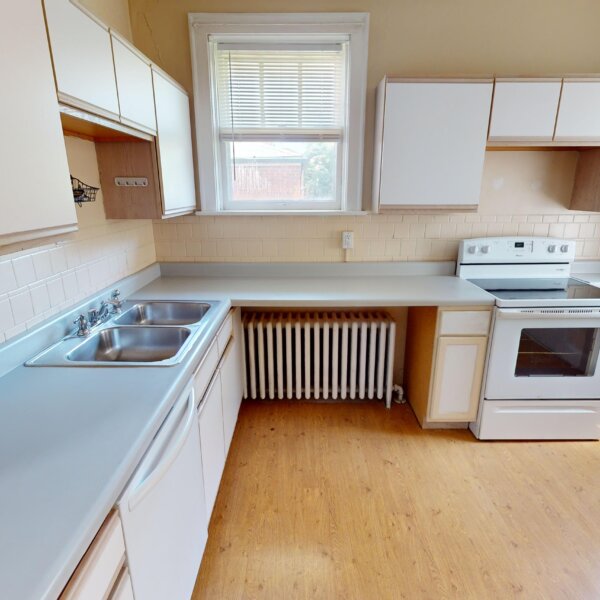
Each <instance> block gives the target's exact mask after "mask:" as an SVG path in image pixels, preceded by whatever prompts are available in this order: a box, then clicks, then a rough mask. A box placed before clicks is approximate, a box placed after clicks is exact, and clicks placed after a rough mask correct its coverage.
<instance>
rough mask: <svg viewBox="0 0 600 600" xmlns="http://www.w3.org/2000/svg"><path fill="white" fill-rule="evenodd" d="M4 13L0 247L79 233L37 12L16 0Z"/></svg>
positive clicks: (34, 0)
mask: <svg viewBox="0 0 600 600" xmlns="http://www.w3.org/2000/svg"><path fill="white" fill-rule="evenodd" d="M9 13H10V18H9V17H8V16H5V18H3V19H0V44H1V45H2V52H0V69H1V71H2V90H3V91H2V94H0V115H1V116H0V122H1V128H2V136H1V137H0V198H1V200H0V202H1V204H2V214H3V217H2V218H1V219H0V245H4V244H9V243H12V242H17V241H20V240H24V239H31V238H36V237H43V236H46V235H54V234H57V233H61V232H64V231H72V230H74V229H76V228H77V226H76V224H77V216H76V214H75V206H74V203H73V193H72V191H71V184H70V181H69V166H68V164H67V153H66V150H65V143H64V138H63V135H62V129H61V124H60V118H59V113H58V102H57V100H56V89H55V87H54V78H53V77H52V63H51V61H50V51H49V49H48V39H47V37H46V28H45V25H44V15H43V12H42V6H41V4H40V2H39V0H19V2H13V3H11V5H10V10H9ZM17 58H18V60H17Z"/></svg>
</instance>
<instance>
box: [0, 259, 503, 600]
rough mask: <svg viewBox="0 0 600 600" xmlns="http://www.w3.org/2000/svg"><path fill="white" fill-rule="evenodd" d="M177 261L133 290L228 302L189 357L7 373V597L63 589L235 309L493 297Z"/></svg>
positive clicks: (441, 285) (2, 457)
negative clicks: (217, 269) (218, 269)
mask: <svg viewBox="0 0 600 600" xmlns="http://www.w3.org/2000/svg"><path fill="white" fill-rule="evenodd" d="M163 266H164V265H163ZM180 267H181V265H180V266H171V267H167V268H165V269H163V274H162V276H161V277H159V278H157V279H155V280H154V281H152V282H151V283H150V284H148V285H146V286H145V287H143V288H141V289H139V290H138V291H137V292H135V293H133V294H131V295H130V296H131V298H137V299H165V300H166V299H181V300H185V299H196V300H222V301H223V302H222V303H221V304H220V305H219V307H218V308H217V312H216V313H215V318H214V321H213V322H212V323H211V325H210V327H207V329H206V330H205V332H204V334H203V336H202V337H201V338H200V340H199V341H198V342H197V344H196V347H195V348H194V349H193V350H192V351H191V352H190V353H189V354H188V355H187V357H186V358H185V359H184V361H183V362H182V363H181V364H179V365H176V366H173V367H141V368H140V367H138V368H125V367H119V368H106V367H102V368H100V367H97V368H84V367H71V368H69V367H24V366H18V367H17V368H15V369H13V370H12V371H10V372H9V373H7V374H6V375H4V376H3V377H1V378H0V531H1V532H2V534H1V536H0V540H1V542H0V588H1V589H2V594H3V595H4V596H5V597H7V598H19V599H20V600H29V599H31V600H34V599H35V600H38V599H40V598H43V599H49V598H55V597H56V596H57V595H58V594H59V593H60V591H61V590H62V588H63V586H64V585H65V584H66V582H67V580H68V578H69V577H70V575H71V573H72V572H73V570H74V569H75V567H76V566H77V563H78V562H79V560H80V559H81V557H82V556H83V554H84V553H85V551H86V549H87V547H88V546H89V544H90V542H91V541H92V539H93V537H94V535H95V533H96V532H97V530H98V529H99V527H100V525H101V524H102V521H103V519H104V518H105V517H106V515H107V514H108V512H109V511H110V509H111V508H112V507H113V506H114V504H115V502H116V501H117V500H118V497H119V495H120V493H121V492H122V490H123V489H124V487H125V485H126V484H127V481H128V480H129V478H130V477H131V475H132V474H133V472H134V471H135V468H136V466H137V464H138V463H139V461H140V459H141V457H142V456H143V455H144V453H145V452H146V450H147V449H148V447H149V445H150V443H151V441H152V439H153V437H154V436H155V435H156V432H157V431H158V429H159V428H160V426H161V424H162V422H163V421H164V419H165V417H166V416H167V414H168V412H169V410H170V409H171V407H172V405H173V403H174V402H175V401H176V399H177V397H178V395H179V394H180V393H181V392H182V391H183V389H184V388H185V385H186V384H187V382H188V381H189V379H190V377H191V376H192V374H193V371H194V368H195V366H196V365H197V364H198V362H199V361H200V360H201V358H202V356H203V354H204V352H205V351H206V349H207V347H208V345H209V343H210V341H211V340H212V338H213V337H214V334H215V333H216V331H217V329H218V327H219V326H220V324H221V322H222V321H223V319H224V317H225V315H226V314H227V311H228V310H229V307H230V305H234V306H273V307H276V306H279V307H291V306H297V307H308V306H310V307H323V308H326V307H366V306H379V307H386V306H390V307H391V306H423V305H430V306H435V305H441V306H460V305H465V306H466V305H489V306H491V305H493V304H494V298H493V296H491V295H490V294H488V293H486V292H484V291H483V290H481V289H479V288H478V287H476V286H475V285H473V284H471V283H469V282H467V281H464V280H461V279H458V278H456V277H453V276H449V275H435V274H432V275H418V274H408V275H397V274H391V275H390V274H389V273H384V272H378V271H377V270H376V273H378V274H376V275H375V276H366V275H364V273H363V274H360V273H358V272H357V273H355V274H353V276H352V277H348V275H347V274H345V275H344V274H342V275H335V274H333V273H328V272H325V271H322V270H320V269H319V268H314V272H310V275H311V276H306V273H304V275H303V276H298V273H294V269H288V268H286V269H285V272H286V274H283V273H282V272H277V271H270V272H267V273H266V274H265V273H264V272H262V271H260V270H259V271H254V270H253V269H248V270H246V271H243V272H241V273H240V272H237V274H236V273H235V272H227V269H225V272H226V274H225V275H224V276H214V273H212V272H211V271H210V269H209V270H208V271H206V270H204V271H202V272H199V273H196V274H194V272H193V271H189V270H188V271H186V269H183V275H184V276H182V269H181V268H180ZM288 271H289V272H288ZM244 273H245V274H246V275H245V276H243V274H244ZM169 275H171V276H169ZM172 275H177V276H172ZM32 354H34V353H32ZM67 369H68V377H66V374H67ZM140 374H143V376H140Z"/></svg>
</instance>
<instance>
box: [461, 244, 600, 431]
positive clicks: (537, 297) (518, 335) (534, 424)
mask: <svg viewBox="0 0 600 600" xmlns="http://www.w3.org/2000/svg"><path fill="white" fill-rule="evenodd" d="M574 259H575V242H572V241H564V240H557V239H551V238H524V237H518V238H478V239H471V240H464V241H463V242H461V245H460V250H459V257H458V262H457V275H458V276H459V277H461V278H463V279H467V280H469V281H471V282H472V283H473V284H475V285H477V286H479V287H481V288H482V289H484V290H486V291H488V292H489V293H490V294H492V295H493V296H495V298H496V308H495V310H494V320H493V329H492V334H491V340H490V345H489V350H488V358H487V365H486V375H485V381H484V385H483V387H482V398H481V403H480V408H479V414H478V418H477V421H476V422H475V423H474V424H473V425H472V427H471V429H472V431H473V432H474V434H475V435H476V436H477V437H478V438H480V439H600V367H599V364H598V363H599V350H600V288H598V287H595V286H592V285H589V284H588V283H586V282H583V281H579V280H578V279H576V278H573V277H571V264H572V262H573V261H574Z"/></svg>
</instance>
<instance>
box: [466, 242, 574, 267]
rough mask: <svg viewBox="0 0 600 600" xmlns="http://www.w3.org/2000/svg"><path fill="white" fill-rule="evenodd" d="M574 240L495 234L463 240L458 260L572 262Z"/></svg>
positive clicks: (477, 261)
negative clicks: (493, 235)
mask: <svg viewBox="0 0 600 600" xmlns="http://www.w3.org/2000/svg"><path fill="white" fill-rule="evenodd" d="M574 260H575V242H574V241H567V240H561V239H557V238H526V237H514V238H512V237H510V238H509V237H505V238H504V237H494V238H474V239H471V240H463V241H462V242H461V243H460V247H459V251H458V263H459V264H520V263H528V264H533V263H571V262H573V261H574Z"/></svg>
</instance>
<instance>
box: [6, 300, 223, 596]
mask: <svg viewBox="0 0 600 600" xmlns="http://www.w3.org/2000/svg"><path fill="white" fill-rule="evenodd" d="M228 310H229V303H227V302H224V303H223V304H222V305H221V306H219V307H218V308H217V309H216V313H215V319H214V322H213V324H212V325H211V327H209V328H208V329H207V330H206V332H205V333H204V335H203V336H202V338H201V339H200V340H199V341H198V343H197V344H196V347H195V348H194V349H193V350H192V351H191V352H190V353H189V354H188V355H187V357H186V358H185V359H184V361H183V362H182V363H180V364H179V365H175V366H172V367H138V368H133V367H132V368H124V367H120V368H110V367H109V368H105V367H102V368H100V367H98V368H83V367H78V368H69V367H25V366H21V367H17V368H16V369H14V370H13V371H11V372H10V373H8V374H7V375H5V376H4V377H2V378H1V379H0V532H1V533H0V589H1V590H2V592H1V594H0V595H1V596H2V598H7V599H8V598H11V599H12V598H14V599H15V600H16V599H17V598H18V599H19V600H30V599H31V600H34V599H35V600H39V599H40V598H44V599H46V598H56V597H57V596H58V594H60V592H61V590H62V588H63V587H64V585H65V584H66V582H67V580H68V578H69V577H70V575H71V573H72V572H73V571H74V569H75V567H76V566H77V563H78V562H79V560H80V559H81V557H82V556H83V554H84V553H85V551H86V549H87V547H88V546H89V544H90V543H91V541H92V540H93V538H94V535H95V534H96V532H97V531H98V529H99V528H100V525H101V524H102V522H103V520H104V518H105V517H106V515H107V514H108V512H109V511H110V509H111V508H112V507H113V505H114V504H115V502H116V500H117V499H118V497H119V495H120V493H121V492H122V490H123V489H124V488H125V485H126V483H127V481H128V480H129V478H130V477H131V475H132V474H133V472H134V470H135V467H136V466H137V464H138V463H139V461H140V459H141V458H142V456H143V455H144V453H145V451H146V450H147V449H148V447H149V445H150V443H151V441H152V439H153V437H154V436H155V435H156V432H157V431H158V429H159V428H160V425H161V424H162V423H163V421H164V419H165V418H166V416H167V414H168V412H169V410H170V409H171V407H172V405H173V403H174V402H175V400H176V399H177V397H178V395H179V394H180V393H181V392H182V391H183V389H184V388H185V385H186V384H187V382H188V381H189V379H190V377H191V376H192V374H193V371H194V368H195V366H196V365H197V364H198V362H199V361H200V360H201V358H202V356H203V354H204V352H205V351H206V349H207V347H208V344H209V342H210V341H211V340H212V338H213V337H214V334H215V333H216V331H217V329H218V327H219V326H220V324H221V323H222V321H223V319H224V317H225V315H226V314H227V312H228Z"/></svg>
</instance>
